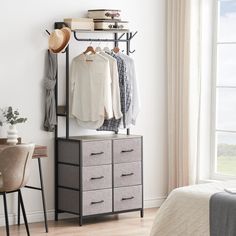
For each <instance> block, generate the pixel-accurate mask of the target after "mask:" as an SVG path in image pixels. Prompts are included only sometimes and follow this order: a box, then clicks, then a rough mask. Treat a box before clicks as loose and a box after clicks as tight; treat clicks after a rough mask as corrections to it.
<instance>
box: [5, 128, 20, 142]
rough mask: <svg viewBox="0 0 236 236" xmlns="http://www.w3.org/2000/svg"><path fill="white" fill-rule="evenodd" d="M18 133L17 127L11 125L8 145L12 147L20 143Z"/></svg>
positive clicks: (8, 132) (8, 133)
mask: <svg viewBox="0 0 236 236" xmlns="http://www.w3.org/2000/svg"><path fill="white" fill-rule="evenodd" d="M17 138H18V132H17V130H16V126H15V125H9V128H8V131H7V143H8V144H10V145H16V144H17V143H18V140H17Z"/></svg>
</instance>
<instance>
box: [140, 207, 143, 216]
mask: <svg viewBox="0 0 236 236" xmlns="http://www.w3.org/2000/svg"><path fill="white" fill-rule="evenodd" d="M140 217H141V218H143V209H142V210H141V211H140Z"/></svg>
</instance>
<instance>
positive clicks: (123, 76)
mask: <svg viewBox="0 0 236 236" xmlns="http://www.w3.org/2000/svg"><path fill="white" fill-rule="evenodd" d="M111 55H112V56H113V57H114V58H115V59H116V60H117V67H118V74H119V86H120V102H121V112H122V113H123V123H124V128H125V114H126V112H128V110H129V107H130V104H131V84H130V81H128V79H127V68H126V64H125V62H124V60H123V59H122V58H121V57H120V56H118V55H116V54H114V53H112V54H111ZM120 123H121V119H118V120H117V119H115V118H112V119H109V120H105V121H104V123H103V125H102V126H101V127H100V128H99V129H97V130H98V131H115V132H118V130H119V126H120Z"/></svg>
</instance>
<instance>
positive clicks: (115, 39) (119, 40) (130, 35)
mask: <svg viewBox="0 0 236 236" xmlns="http://www.w3.org/2000/svg"><path fill="white" fill-rule="evenodd" d="M63 26H66V24H65V23H64V22H55V24H54V28H55V29H60V28H62V27H63ZM46 32H47V33H48V34H50V33H49V31H48V30H46ZM88 33H89V34H99V33H102V34H113V38H79V37H78V34H88ZM137 33H138V31H135V32H131V31H122V30H112V31H108V30H107V31H104V30H96V31H79V30H75V31H73V35H74V39H75V40H76V41H79V42H114V47H118V46H119V43H126V54H127V55H129V54H130V53H134V52H135V50H132V51H131V50H130V45H131V44H130V41H131V40H132V39H133V38H134V37H135V36H136V34H137ZM119 34H121V35H119ZM125 35H126V38H125V37H124V36H125ZM63 53H64V54H65V56H66V104H65V112H63V113H59V112H58V83H56V87H55V97H56V99H55V100H56V113H57V117H58V116H62V117H65V118H66V132H65V133H66V138H67V139H68V138H69V137H70V117H69V92H70V91H69V45H68V46H67V48H66V49H65V51H64V52H63ZM57 75H58V73H57ZM56 80H57V82H58V76H57V78H56ZM123 119H124V120H125V115H124V116H123ZM124 124H125V123H124ZM126 133H127V135H130V129H129V128H127V129H126ZM55 138H56V139H57V138H58V126H57V125H56V127H55Z"/></svg>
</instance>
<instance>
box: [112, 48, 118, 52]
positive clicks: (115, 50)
mask: <svg viewBox="0 0 236 236" xmlns="http://www.w3.org/2000/svg"><path fill="white" fill-rule="evenodd" d="M112 51H113V52H114V53H118V52H119V51H120V49H119V48H118V47H114V48H113V50H112Z"/></svg>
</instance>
